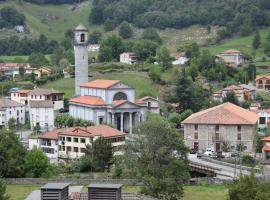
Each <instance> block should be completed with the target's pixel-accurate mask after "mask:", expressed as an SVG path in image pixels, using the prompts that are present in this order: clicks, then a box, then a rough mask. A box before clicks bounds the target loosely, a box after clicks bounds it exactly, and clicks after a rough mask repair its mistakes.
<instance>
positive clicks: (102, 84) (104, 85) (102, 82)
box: [80, 79, 120, 89]
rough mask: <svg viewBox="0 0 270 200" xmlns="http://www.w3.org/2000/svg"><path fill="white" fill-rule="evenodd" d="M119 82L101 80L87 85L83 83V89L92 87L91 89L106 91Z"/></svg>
mask: <svg viewBox="0 0 270 200" xmlns="http://www.w3.org/2000/svg"><path fill="white" fill-rule="evenodd" d="M119 82H120V81H119V80H101V79H97V80H94V81H90V82H87V83H82V84H81V85H80V86H81V87H90V88H100V89H106V88H109V87H111V86H113V85H115V84H117V83H119Z"/></svg>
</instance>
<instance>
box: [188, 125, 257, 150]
mask: <svg viewBox="0 0 270 200" xmlns="http://www.w3.org/2000/svg"><path fill="white" fill-rule="evenodd" d="M256 132H257V126H256V125H253V126H252V125H242V126H241V143H243V144H244V146H246V147H247V150H246V151H247V152H254V151H255V143H256V135H257V133H256ZM194 133H195V127H194V124H184V140H185V144H186V145H187V146H188V147H189V148H191V149H193V148H194V142H198V143H199V149H200V150H205V149H206V148H207V147H211V146H213V147H214V148H215V143H216V142H215V141H214V140H213V137H215V125H204V124H202V125H201V124H199V125H198V139H194ZM237 134H238V131H237V125H220V126H219V136H220V138H221V141H219V142H220V143H221V144H222V141H227V142H229V143H230V144H231V146H233V147H234V149H235V147H236V145H237V144H239V143H240V141H239V140H238V139H237ZM217 142H218V141H217Z"/></svg>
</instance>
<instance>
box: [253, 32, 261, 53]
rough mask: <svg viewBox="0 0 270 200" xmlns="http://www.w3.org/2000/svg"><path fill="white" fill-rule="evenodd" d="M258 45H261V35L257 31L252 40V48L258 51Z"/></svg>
mask: <svg viewBox="0 0 270 200" xmlns="http://www.w3.org/2000/svg"><path fill="white" fill-rule="evenodd" d="M260 45H261V35H260V32H259V31H258V30H257V31H256V32H255V35H254V38H253V42H252V47H253V48H254V49H258V48H259V47H260Z"/></svg>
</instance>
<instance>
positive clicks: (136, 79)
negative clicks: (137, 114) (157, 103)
mask: <svg viewBox="0 0 270 200" xmlns="http://www.w3.org/2000/svg"><path fill="white" fill-rule="evenodd" d="M94 79H113V80H121V81H123V82H124V83H126V84H128V85H130V86H132V87H134V88H135V91H136V97H137V98H139V97H142V96H145V95H152V96H154V97H155V96H157V89H156V87H155V85H154V83H153V82H152V81H151V80H150V78H147V77H144V76H140V75H133V74H122V73H113V74H105V75H101V76H97V77H94V78H93V79H90V80H94ZM42 87H43V88H53V89H56V90H59V91H62V92H64V93H65V98H70V97H72V96H73V95H74V79H72V78H66V79H60V80H57V81H53V82H49V83H47V84H45V85H44V86H42Z"/></svg>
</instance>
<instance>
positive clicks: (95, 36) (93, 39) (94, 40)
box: [89, 31, 102, 44]
mask: <svg viewBox="0 0 270 200" xmlns="http://www.w3.org/2000/svg"><path fill="white" fill-rule="evenodd" d="M101 36H102V34H101V32H99V31H94V32H93V33H91V34H90V35H89V43H90V44H99V43H100V40H101Z"/></svg>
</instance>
